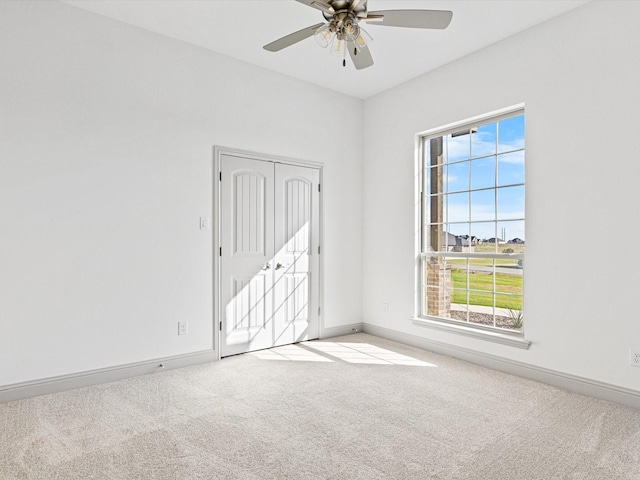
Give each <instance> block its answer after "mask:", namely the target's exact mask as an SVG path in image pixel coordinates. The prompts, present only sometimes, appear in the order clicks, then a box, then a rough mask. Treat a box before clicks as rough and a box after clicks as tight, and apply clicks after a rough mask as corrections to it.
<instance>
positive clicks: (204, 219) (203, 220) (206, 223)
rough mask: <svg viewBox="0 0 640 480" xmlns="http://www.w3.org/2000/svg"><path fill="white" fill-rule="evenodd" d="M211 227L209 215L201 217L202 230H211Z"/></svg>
mask: <svg viewBox="0 0 640 480" xmlns="http://www.w3.org/2000/svg"><path fill="white" fill-rule="evenodd" d="M210 229H211V221H210V220H209V217H200V230H210Z"/></svg>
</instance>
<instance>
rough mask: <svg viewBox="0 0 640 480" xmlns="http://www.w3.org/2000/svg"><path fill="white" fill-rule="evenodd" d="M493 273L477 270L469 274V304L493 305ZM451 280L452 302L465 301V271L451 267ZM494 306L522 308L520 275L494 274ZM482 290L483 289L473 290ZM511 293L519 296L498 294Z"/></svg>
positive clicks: (512, 308) (464, 302)
mask: <svg viewBox="0 0 640 480" xmlns="http://www.w3.org/2000/svg"><path fill="white" fill-rule="evenodd" d="M493 277H494V275H490V274H488V273H486V272H477V273H475V274H471V275H469V290H472V291H470V292H469V305H482V306H485V307H491V306H493V294H492V291H493V280H494V278H493ZM451 282H452V284H453V285H452V286H453V288H454V290H453V298H452V299H451V301H452V302H453V303H462V304H466V303H467V292H466V288H467V272H466V271H465V270H461V269H459V268H452V269H451ZM495 282H496V283H495V288H496V307H497V308H507V309H511V310H522V296H521V295H522V275H510V274H507V273H496V274H495ZM473 290H484V291H473ZM500 293H511V294H517V295H520V296H513V297H512V296H507V295H500Z"/></svg>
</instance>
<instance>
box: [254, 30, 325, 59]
mask: <svg viewBox="0 0 640 480" xmlns="http://www.w3.org/2000/svg"><path fill="white" fill-rule="evenodd" d="M323 25H324V23H318V24H317V25H313V26H311V27H307V28H303V29H302V30H298V31H297V32H293V33H290V34H289V35H287V36H286V37H282V38H279V39H278V40H276V41H274V42H271V43H269V44H267V45H265V46H264V47H262V48H264V49H265V50H268V51H270V52H277V51H280V50H282V49H283V48H287V47H290V46H291V45H293V44H294V43H298V42H300V41H302V40H304V39H305V38H309V37H311V36H312V35H313V34H314V33H316V30H318V29H319V28H320V27H321V26H323Z"/></svg>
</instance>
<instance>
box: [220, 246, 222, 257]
mask: <svg viewBox="0 0 640 480" xmlns="http://www.w3.org/2000/svg"><path fill="white" fill-rule="evenodd" d="M220 256H222V247H220Z"/></svg>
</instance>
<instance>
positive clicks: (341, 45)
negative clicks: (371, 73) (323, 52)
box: [329, 35, 347, 57]
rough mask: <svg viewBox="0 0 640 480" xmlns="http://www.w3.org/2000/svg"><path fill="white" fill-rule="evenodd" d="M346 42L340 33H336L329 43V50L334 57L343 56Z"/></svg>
mask: <svg viewBox="0 0 640 480" xmlns="http://www.w3.org/2000/svg"><path fill="white" fill-rule="evenodd" d="M346 48H347V42H345V41H344V38H342V37H341V36H340V35H337V36H336V38H335V39H334V40H333V43H332V44H331V49H330V50H329V52H330V53H331V55H335V56H336V57H344V56H345V55H346Z"/></svg>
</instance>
